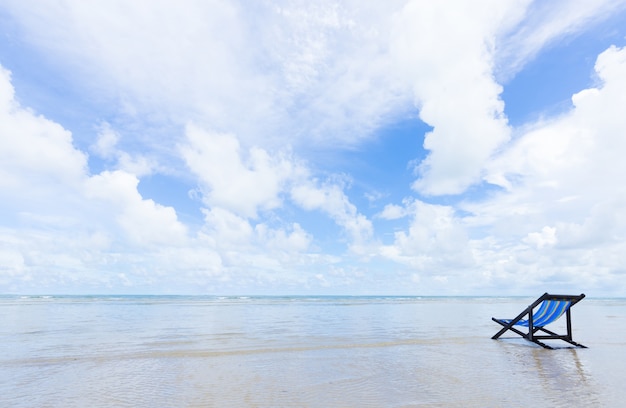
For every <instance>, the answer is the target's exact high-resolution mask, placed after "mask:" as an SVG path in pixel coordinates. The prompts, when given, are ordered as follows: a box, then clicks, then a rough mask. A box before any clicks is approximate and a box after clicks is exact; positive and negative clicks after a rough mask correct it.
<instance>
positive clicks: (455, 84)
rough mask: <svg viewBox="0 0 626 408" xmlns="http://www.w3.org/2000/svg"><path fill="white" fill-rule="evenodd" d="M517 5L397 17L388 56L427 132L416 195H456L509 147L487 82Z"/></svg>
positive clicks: (426, 7) (425, 6) (413, 9)
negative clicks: (505, 26) (498, 36)
mask: <svg viewBox="0 0 626 408" xmlns="http://www.w3.org/2000/svg"><path fill="white" fill-rule="evenodd" d="M523 4H524V2H520V3H519V4H510V3H502V2H499V1H482V2H478V3H476V2H473V3H471V4H470V3H465V2H459V3H457V4H455V5H454V6H453V7H450V5H449V4H445V5H444V4H441V3H428V2H419V1H411V2H408V3H407V5H406V6H405V7H404V9H403V10H402V12H401V13H399V14H398V15H397V18H396V24H395V25H394V31H393V37H392V38H393V39H392V50H393V56H394V57H395V59H396V60H397V62H398V65H399V66H401V67H402V68H403V74H404V76H405V77H406V78H407V80H408V81H409V82H410V83H411V86H412V88H413V92H414V95H415V103H416V105H417V107H418V108H419V109H420V118H421V119H422V120H423V121H424V122H426V123H428V124H429V125H431V126H433V128H434V129H433V130H432V131H431V132H429V133H428V134H426V137H425V140H424V148H425V149H427V150H429V155H428V157H427V158H426V159H425V160H424V161H423V162H422V163H421V164H420V165H419V167H418V170H419V175H420V177H419V178H418V180H416V181H415V183H414V184H413V188H414V189H415V190H416V191H418V192H420V193H422V194H427V195H440V194H459V193H462V192H463V191H464V190H465V189H466V188H467V187H468V186H470V185H471V184H473V183H476V182H477V181H479V180H480V175H481V170H482V168H483V166H484V164H485V162H486V161H487V159H488V158H489V157H490V156H491V154H492V153H493V152H494V151H495V150H496V149H497V148H498V147H499V146H500V145H501V144H502V143H504V142H506V141H507V140H508V139H509V132H510V131H509V128H508V126H507V120H506V118H505V117H504V113H503V111H504V104H503V103H502V101H501V100H500V98H499V94H500V93H501V92H502V88H501V86H500V85H499V84H498V83H497V82H496V81H495V79H494V77H493V63H494V61H493V60H494V41H495V36H496V34H497V32H498V31H499V30H501V29H502V24H503V21H508V19H506V18H505V16H506V14H507V13H509V12H510V10H515V8H516V7H519V6H520V5H523ZM434 39H437V41H434Z"/></svg>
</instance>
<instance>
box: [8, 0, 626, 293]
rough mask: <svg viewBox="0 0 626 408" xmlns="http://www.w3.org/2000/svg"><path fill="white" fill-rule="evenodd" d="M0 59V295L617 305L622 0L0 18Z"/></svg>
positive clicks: (181, 9) (190, 6)
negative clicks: (562, 300) (527, 299)
mask: <svg viewBox="0 0 626 408" xmlns="http://www.w3.org/2000/svg"><path fill="white" fill-rule="evenodd" d="M431 3H433V4H431ZM0 36H2V39H1V41H0V66H1V69H0V214H1V215H0V292H1V293H70V294H71V293H155V294H160V293H181V294H187V293H189V294H311V293H314V294H354V295H359V294H403V295H406V294H409V295H410V294H415V295H500V294H503V295H505V294H535V293H538V292H541V293H542V292H544V291H554V292H557V291H558V292H574V293H579V292H585V293H587V294H591V295H598V296H623V295H624V294H625V293H626V267H625V266H624V265H626V187H624V183H623V181H622V180H623V174H626V164H625V163H624V160H623V156H624V152H626V134H625V133H624V129H626V118H625V117H626V115H624V114H623V112H622V111H623V109H624V106H626V99H625V98H626V97H625V95H626V48H624V47H625V46H626V1H609V0H606V1H595V2H586V1H551V2H540V1H535V2H533V1H529V0H516V1H509V2H501V1H496V0H481V1H477V2H471V3H468V2H464V1H448V2H443V3H442V2H439V3H437V2H422V1H404V0H393V1H388V2H383V3H381V2H363V1H358V2H357V1H342V2H336V1H326V0H324V1H320V2H314V3H311V4H309V3H307V2H299V1H272V2H258V3H256V4H255V6H254V7H250V5H249V3H248V2H238V1H226V0H213V1H191V0H189V1H181V2H177V4H176V5H175V6H173V5H172V4H171V3H169V2H165V1H134V2H132V3H128V2H122V1H109V2H105V3H102V2H89V1H87V2H85V1H78V0H65V1H51V2H45V3H43V4H42V3H41V2H31V1H23V0H21V1H12V0H6V1H3V2H1V4H0Z"/></svg>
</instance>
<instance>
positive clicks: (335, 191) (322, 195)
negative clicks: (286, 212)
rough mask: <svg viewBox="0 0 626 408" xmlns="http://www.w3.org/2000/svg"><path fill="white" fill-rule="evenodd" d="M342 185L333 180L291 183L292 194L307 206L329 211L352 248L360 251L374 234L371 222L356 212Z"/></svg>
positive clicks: (294, 198) (296, 200)
mask: <svg viewBox="0 0 626 408" xmlns="http://www.w3.org/2000/svg"><path fill="white" fill-rule="evenodd" d="M343 187H344V186H343V185H341V184H337V183H332V182H328V183H322V184H320V183H318V182H317V181H316V180H307V181H303V182H301V183H300V184H298V185H296V186H294V187H293V189H292V190H291V198H292V199H293V201H294V202H295V203H297V204H298V205H299V206H301V207H302V208H304V209H306V210H320V211H322V212H324V213H326V214H328V215H329V216H330V217H331V218H332V219H333V220H334V221H335V223H337V225H339V226H340V227H342V228H343V229H344V230H345V231H346V233H347V235H348V237H349V238H350V247H351V249H352V250H353V251H355V252H357V253H362V252H363V251H365V250H366V247H367V246H368V245H369V244H370V240H371V238H372V236H373V227H372V223H371V221H370V220H368V219H367V217H365V216H364V215H363V214H360V213H359V212H358V210H357V208H356V206H355V205H354V204H352V203H351V202H350V199H349V198H348V196H347V195H346V194H345V193H344V191H343Z"/></svg>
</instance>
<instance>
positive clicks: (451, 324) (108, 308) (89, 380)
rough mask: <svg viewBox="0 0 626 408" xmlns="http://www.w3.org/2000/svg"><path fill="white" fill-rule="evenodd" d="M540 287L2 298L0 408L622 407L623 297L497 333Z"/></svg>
mask: <svg viewBox="0 0 626 408" xmlns="http://www.w3.org/2000/svg"><path fill="white" fill-rule="evenodd" d="M538 295H539V294H538ZM533 300H534V299H533V298H527V297H419V296H406V297H401V296H284V297H278V296H260V297H259V296H20V295H10V296H9V295H5V296H0V407H11V408H23V407H37V408H40V407H63V408H68V407H90V408H93V407H133V408H136V407H139V408H141V407H146V408H147V407H150V408H154V407H324V408H329V407H529V406H534V407H623V406H625V405H624V404H625V402H624V401H626V386H625V384H626V299H605V298H593V297H587V298H585V299H584V300H583V301H581V302H580V303H578V304H577V305H575V306H574V307H573V308H572V329H573V337H574V340H575V341H577V342H579V343H582V344H584V345H586V346H587V347H588V348H586V349H582V348H568V347H565V346H569V345H568V344H567V343H564V342H560V341H555V342H554V343H551V345H553V346H554V347H557V349H555V350H548V349H544V348H541V347H539V346H537V345H535V344H533V343H530V342H528V341H526V340H524V339H522V338H520V337H517V338H515V335H507V336H505V338H504V339H502V340H492V339H491V336H493V335H494V334H495V333H496V332H497V331H498V330H499V327H500V326H499V325H497V324H496V323H494V322H493V321H491V317H492V316H495V317H498V318H513V317H515V316H516V315H518V314H519V313H520V312H521V311H522V310H523V309H524V308H525V307H526V306H528V305H529V304H530V303H531V302H532V301H533ZM561 320H565V319H564V318H562V319H561ZM559 325H564V323H562V322H557V323H555V324H554V326H551V327H552V328H553V330H554V331H557V332H558V331H559V330H561V331H563V330H565V328H564V326H563V327H560V326H559Z"/></svg>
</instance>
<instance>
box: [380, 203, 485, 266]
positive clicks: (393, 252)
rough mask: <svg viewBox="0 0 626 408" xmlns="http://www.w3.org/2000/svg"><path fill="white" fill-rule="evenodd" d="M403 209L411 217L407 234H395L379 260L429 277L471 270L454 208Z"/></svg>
mask: <svg viewBox="0 0 626 408" xmlns="http://www.w3.org/2000/svg"><path fill="white" fill-rule="evenodd" d="M405 206H406V208H405V211H406V212H407V213H408V214H410V215H411V220H410V224H409V228H408V231H406V232H405V231H398V232H396V233H395V234H394V242H393V244H392V245H386V246H382V247H381V249H380V251H381V255H382V256H384V257H387V258H389V259H392V260H394V261H396V262H398V263H401V264H406V265H409V266H411V267H412V268H415V269H416V270H417V271H420V272H427V273H429V274H435V273H438V272H441V271H448V272H454V271H459V270H465V269H468V268H469V267H471V266H473V259H472V255H471V253H470V250H469V237H468V234H467V231H466V229H465V226H464V225H463V221H462V219H460V218H458V217H456V216H455V215H454V209H453V208H451V207H447V206H441V205H432V204H426V203H424V202H422V201H419V200H414V201H407V202H405Z"/></svg>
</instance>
